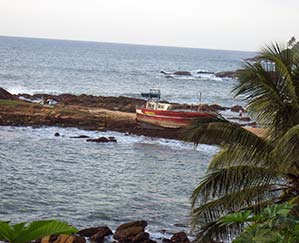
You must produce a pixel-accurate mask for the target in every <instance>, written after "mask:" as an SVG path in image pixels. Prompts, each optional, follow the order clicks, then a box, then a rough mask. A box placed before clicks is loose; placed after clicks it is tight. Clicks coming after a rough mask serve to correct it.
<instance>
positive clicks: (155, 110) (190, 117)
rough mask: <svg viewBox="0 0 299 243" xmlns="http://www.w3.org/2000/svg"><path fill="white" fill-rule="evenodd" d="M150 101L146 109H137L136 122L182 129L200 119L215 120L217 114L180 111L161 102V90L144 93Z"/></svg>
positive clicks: (178, 108) (176, 107) (198, 110)
mask: <svg viewBox="0 0 299 243" xmlns="http://www.w3.org/2000/svg"><path fill="white" fill-rule="evenodd" d="M142 96H143V97H146V98H147V99H148V100H147V102H146V104H145V106H144V107H138V108H136V120H137V121H139V122H144V123H149V124H153V125H156V126H160V127H166V128H180V127H184V126H187V125H189V124H191V123H192V122H193V121H195V120H197V119H200V118H213V117H215V116H217V114H216V113H213V112H207V111H201V110H200V109H198V107H200V106H197V109H196V110H191V109H189V110H186V109H180V107H178V106H174V105H172V104H169V103H165V102H160V97H161V94H160V90H159V89H151V90H150V92H149V93H142Z"/></svg>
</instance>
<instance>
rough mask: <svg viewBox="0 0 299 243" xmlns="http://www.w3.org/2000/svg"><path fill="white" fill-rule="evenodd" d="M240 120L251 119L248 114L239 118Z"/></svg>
mask: <svg viewBox="0 0 299 243" xmlns="http://www.w3.org/2000/svg"><path fill="white" fill-rule="evenodd" d="M239 120H240V121H251V119H250V117H248V116H243V117H240V118H239Z"/></svg>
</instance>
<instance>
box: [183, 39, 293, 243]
mask: <svg viewBox="0 0 299 243" xmlns="http://www.w3.org/2000/svg"><path fill="white" fill-rule="evenodd" d="M297 53H298V50H297V48H294V47H293V46H288V47H286V48H282V47H280V46H279V45H278V44H273V45H272V46H268V47H266V48H265V49H264V50H263V51H262V52H261V53H260V54H259V56H258V60H259V61H257V62H255V63H250V62H247V63H245V66H244V71H242V72H241V73H240V74H239V83H238V84H237V85H236V87H235V89H234V91H233V92H234V93H235V95H236V96H239V97H242V98H243V99H244V100H245V101H246V102H247V103H248V106H247V111H248V112H249V113H250V114H251V115H252V116H254V117H255V118H256V120H257V121H258V123H259V124H263V125H265V126H267V127H268V128H269V129H268V134H267V137H266V138H260V137H258V136H256V135H254V134H252V133H250V132H248V131H246V130H245V129H243V128H241V127H239V126H237V125H235V124H232V123H229V122H227V121H226V120H224V119H222V118H217V119H214V120H207V121H201V122H197V123H196V124H193V125H192V126H190V127H189V128H188V129H187V130H186V134H187V140H189V141H193V142H194V143H195V144H199V143H202V142H204V143H205V142H211V141H214V142H216V143H218V144H219V145H220V148H221V150H220V152H219V153H217V154H216V155H215V156H214V157H213V159H212V161H211V162H210V164H209V168H208V171H207V175H206V176H205V177H204V178H202V180H201V182H200V184H199V185H198V186H197V187H196V189H195V190H194V192H193V195H192V226H193V229H194V231H195V232H196V233H197V241H198V242H211V240H212V241H213V240H214V241H227V240H228V241H231V240H232V239H234V238H235V237H236V236H238V235H239V234H240V233H241V232H242V230H243V228H244V222H234V223H232V224H223V223H221V219H222V217H223V216H225V215H226V214H229V213H238V212H246V211H247V210H251V211H252V212H254V213H259V212H261V211H262V210H263V209H264V208H266V207H268V206H269V205H272V204H273V203H275V204H281V203H284V202H290V203H293V204H294V205H295V206H294V207H293V208H292V213H295V215H298V214H296V213H297V212H298V211H297V210H298V205H299V159H298V155H297V151H298V148H299V58H298V55H297ZM252 242H263V241H252Z"/></svg>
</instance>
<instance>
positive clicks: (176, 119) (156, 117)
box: [136, 108, 213, 128]
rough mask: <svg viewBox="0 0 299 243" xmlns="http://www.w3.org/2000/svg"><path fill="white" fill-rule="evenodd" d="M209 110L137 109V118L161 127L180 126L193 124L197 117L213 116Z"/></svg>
mask: <svg viewBox="0 0 299 243" xmlns="http://www.w3.org/2000/svg"><path fill="white" fill-rule="evenodd" d="M211 117H213V115H212V114H211V113H207V112H184V111H168V110H152V109H146V108H137V109H136V120H137V121H139V122H145V123H149V124H153V125H156V126H160V127H166V128H180V127H184V126H187V125H189V124H191V123H192V122H193V121H195V120H196V119H200V118H211Z"/></svg>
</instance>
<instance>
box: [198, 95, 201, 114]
mask: <svg viewBox="0 0 299 243" xmlns="http://www.w3.org/2000/svg"><path fill="white" fill-rule="evenodd" d="M200 110H201V92H199V104H198V111H200Z"/></svg>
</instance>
